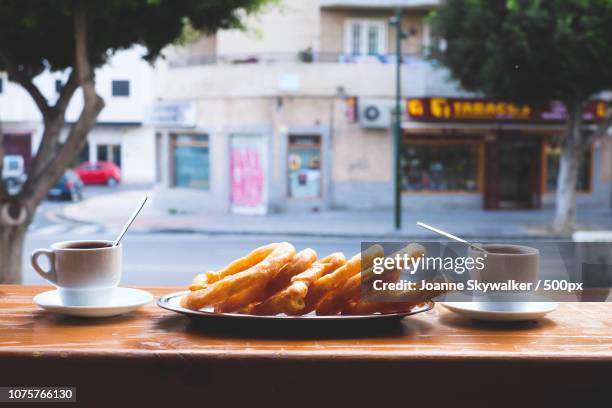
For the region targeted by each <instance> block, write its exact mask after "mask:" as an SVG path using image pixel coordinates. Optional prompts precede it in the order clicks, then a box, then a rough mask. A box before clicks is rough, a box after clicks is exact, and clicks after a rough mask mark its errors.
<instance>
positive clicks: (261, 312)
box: [157, 242, 433, 321]
mask: <svg viewBox="0 0 612 408" xmlns="http://www.w3.org/2000/svg"><path fill="white" fill-rule="evenodd" d="M420 248H422V247H421V246H419V245H416V246H412V247H411V246H408V247H407V248H406V250H407V251H408V252H410V251H412V252H418V251H420V250H421V249H420ZM383 252H384V251H383V248H382V246H380V245H373V246H371V247H369V248H368V249H366V250H365V251H363V252H360V253H358V254H356V255H354V256H353V257H351V258H349V259H347V258H346V257H345V255H344V254H342V253H341V252H335V253H332V254H330V255H327V256H325V257H323V258H318V255H317V253H316V251H314V250H313V249H311V248H306V249H303V250H301V251H297V250H296V249H295V248H294V246H293V245H291V244H290V243H288V242H280V243H272V244H268V245H264V246H262V247H259V248H256V249H255V250H253V251H252V252H250V253H249V254H247V255H246V256H244V257H242V258H239V259H236V260H234V261H232V262H230V263H229V264H228V265H227V266H225V267H224V268H222V269H220V270H217V271H207V272H204V273H201V274H198V275H196V276H195V278H194V279H193V281H192V282H191V284H190V285H189V288H188V290H185V291H181V292H176V293H171V294H168V295H165V296H163V297H161V298H160V299H159V300H158V302H157V304H158V306H160V307H162V308H164V309H168V310H172V311H175V312H178V313H182V314H186V315H189V316H192V317H209V318H210V317H214V318H228V319H250V320H252V319H256V320H326V321H329V320H350V321H354V320H371V319H391V320H397V319H401V318H403V317H405V316H409V315H413V314H416V313H421V312H424V311H427V310H430V309H431V308H432V307H433V302H432V301H431V299H427V298H423V297H420V298H418V299H410V300H409V301H393V302H389V301H387V302H384V301H376V300H371V299H367V298H362V284H363V282H364V280H367V279H368V272H367V271H369V270H371V269H372V268H371V267H372V264H373V260H374V258H376V257H380V256H383V255H384V253H383ZM364 271H365V272H364ZM398 274H399V271H398Z"/></svg>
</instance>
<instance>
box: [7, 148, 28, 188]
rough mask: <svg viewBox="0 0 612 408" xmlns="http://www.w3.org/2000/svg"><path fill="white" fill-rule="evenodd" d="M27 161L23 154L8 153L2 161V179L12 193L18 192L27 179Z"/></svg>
mask: <svg viewBox="0 0 612 408" xmlns="http://www.w3.org/2000/svg"><path fill="white" fill-rule="evenodd" d="M26 178H27V175H26V172H25V162H24V160H23V157H22V156H19V155H16V154H8V155H6V156H4V162H3V163H2V181H3V182H4V183H5V184H6V189H7V190H8V192H9V193H10V194H16V193H17V192H18V191H19V190H20V189H21V186H22V185H23V183H24V182H25V181H26Z"/></svg>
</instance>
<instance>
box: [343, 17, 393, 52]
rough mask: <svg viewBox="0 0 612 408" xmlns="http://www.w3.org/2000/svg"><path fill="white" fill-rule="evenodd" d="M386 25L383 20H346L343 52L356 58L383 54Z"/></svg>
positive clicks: (385, 50)
mask: <svg viewBox="0 0 612 408" xmlns="http://www.w3.org/2000/svg"><path fill="white" fill-rule="evenodd" d="M386 29H387V25H386V23H385V21H384V20H374V19H348V20H347V21H346V24H345V33H344V37H345V40H344V42H345V44H344V48H345V50H344V51H345V52H346V53H347V54H351V55H356V56H376V55H381V54H385V53H386V52H387V49H386V48H387V47H386V38H387V35H386V34H387V33H386Z"/></svg>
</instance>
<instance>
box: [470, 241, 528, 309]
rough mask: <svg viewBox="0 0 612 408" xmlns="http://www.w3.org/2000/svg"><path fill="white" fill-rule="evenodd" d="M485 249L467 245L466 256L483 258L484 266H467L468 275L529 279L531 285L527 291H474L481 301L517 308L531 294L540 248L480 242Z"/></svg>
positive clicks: (496, 279)
mask: <svg viewBox="0 0 612 408" xmlns="http://www.w3.org/2000/svg"><path fill="white" fill-rule="evenodd" d="M481 247H482V248H484V249H485V250H486V251H487V253H486V256H485V255H484V253H483V252H482V251H477V250H475V249H473V248H471V247H470V248H469V249H468V255H467V256H468V257H470V258H474V259H475V258H477V257H480V258H482V263H483V266H484V267H483V268H482V269H480V270H479V269H477V268H473V269H471V270H470V278H471V279H475V280H477V281H479V282H491V283H495V282H507V281H510V280H514V281H516V282H519V283H531V284H532V289H531V290H527V291H510V292H501V291H500V292H493V293H490V292H489V293H487V294H483V293H474V295H475V296H477V297H478V298H480V299H482V300H483V301H484V302H498V303H499V306H503V307H506V308H508V309H509V310H513V311H515V310H517V309H520V308H521V307H522V305H523V304H524V303H525V301H527V300H528V299H529V298H530V297H531V295H532V294H533V288H534V287H535V283H536V282H537V280H538V275H539V260H540V251H539V250H538V249H537V248H533V247H529V246H524V245H512V244H484V245H481Z"/></svg>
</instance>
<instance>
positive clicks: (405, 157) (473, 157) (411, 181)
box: [400, 142, 479, 192]
mask: <svg viewBox="0 0 612 408" xmlns="http://www.w3.org/2000/svg"><path fill="white" fill-rule="evenodd" d="M400 160H401V161H400V166H401V186H402V189H403V190H409V191H470V192H476V191H478V187H479V186H478V163H479V145H478V144H476V143H469V142H466V143H452V144H451V143H443V142H441V143H418V144H412V143H405V144H404V145H403V148H402V154H401V158H400Z"/></svg>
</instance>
